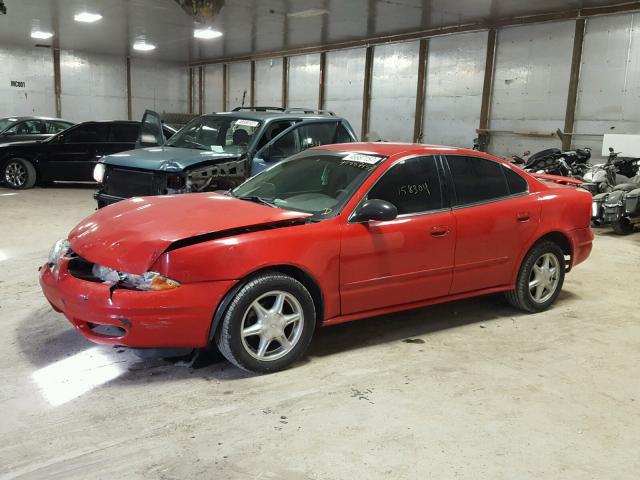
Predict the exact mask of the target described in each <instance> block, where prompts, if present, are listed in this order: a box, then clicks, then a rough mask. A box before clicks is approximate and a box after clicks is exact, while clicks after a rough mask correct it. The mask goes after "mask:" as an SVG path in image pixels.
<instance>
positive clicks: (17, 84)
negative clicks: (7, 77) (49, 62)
mask: <svg viewBox="0 0 640 480" xmlns="http://www.w3.org/2000/svg"><path fill="white" fill-rule="evenodd" d="M11 86H12V87H15V88H25V87H26V83H25V82H19V81H18V80H11Z"/></svg>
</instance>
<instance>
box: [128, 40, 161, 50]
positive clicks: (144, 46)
mask: <svg viewBox="0 0 640 480" xmlns="http://www.w3.org/2000/svg"><path fill="white" fill-rule="evenodd" d="M133 49H134V50H140V51H141V52H148V51H150V50H155V49H156V46H155V45H153V44H151V43H147V42H145V41H142V42H136V43H134V44H133Z"/></svg>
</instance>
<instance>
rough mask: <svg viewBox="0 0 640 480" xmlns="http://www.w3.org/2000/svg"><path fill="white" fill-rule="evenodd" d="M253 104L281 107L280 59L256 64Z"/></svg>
mask: <svg viewBox="0 0 640 480" xmlns="http://www.w3.org/2000/svg"><path fill="white" fill-rule="evenodd" d="M255 69H256V85H255V95H256V98H255V102H254V103H255V104H256V105H262V106H268V107H279V106H281V105H282V59H280V58H276V59H269V60H259V61H257V62H256V66H255Z"/></svg>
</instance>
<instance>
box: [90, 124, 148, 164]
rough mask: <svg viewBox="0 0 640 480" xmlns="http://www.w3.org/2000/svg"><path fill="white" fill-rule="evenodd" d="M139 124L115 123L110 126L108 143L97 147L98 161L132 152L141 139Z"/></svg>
mask: <svg viewBox="0 0 640 480" xmlns="http://www.w3.org/2000/svg"><path fill="white" fill-rule="evenodd" d="M139 133H140V124H139V123H138V122H113V123H111V124H110V125H109V136H108V137H107V141H106V142H104V143H99V144H98V145H97V154H96V160H99V159H100V158H102V157H104V156H106V155H111V154H112V153H118V152H124V151H125V150H132V149H134V148H135V146H136V142H137V140H138V138H139Z"/></svg>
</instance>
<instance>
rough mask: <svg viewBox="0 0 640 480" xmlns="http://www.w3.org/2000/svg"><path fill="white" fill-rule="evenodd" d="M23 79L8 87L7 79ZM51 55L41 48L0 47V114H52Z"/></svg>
mask: <svg viewBox="0 0 640 480" xmlns="http://www.w3.org/2000/svg"><path fill="white" fill-rule="evenodd" d="M12 81H15V82H24V87H23V86H22V85H21V84H18V85H20V86H18V87H15V86H14V87H12V86H11V82H12ZM55 114H56V100H55V95H54V89H53V58H52V54H51V50H49V49H45V48H19V47H11V48H0V117H4V116H11V115H42V116H48V117H55Z"/></svg>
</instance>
